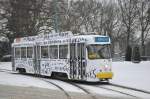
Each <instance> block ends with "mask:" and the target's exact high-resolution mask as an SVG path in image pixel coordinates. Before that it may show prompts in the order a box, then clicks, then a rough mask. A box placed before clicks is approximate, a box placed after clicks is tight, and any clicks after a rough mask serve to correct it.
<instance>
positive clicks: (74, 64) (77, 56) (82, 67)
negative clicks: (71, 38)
mask: <svg viewBox="0 0 150 99" xmlns="http://www.w3.org/2000/svg"><path fill="white" fill-rule="evenodd" d="M85 55H86V54H85V44H84V43H72V44H70V77H71V78H72V79H79V80H84V79H85V77H86V58H85Z"/></svg>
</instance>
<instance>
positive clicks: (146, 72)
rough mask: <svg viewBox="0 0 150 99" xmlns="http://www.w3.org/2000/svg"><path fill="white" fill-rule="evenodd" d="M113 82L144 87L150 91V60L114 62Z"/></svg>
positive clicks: (138, 87) (139, 87)
mask: <svg viewBox="0 0 150 99" xmlns="http://www.w3.org/2000/svg"><path fill="white" fill-rule="evenodd" d="M112 70H113V72H114V77H113V79H112V81H111V82H112V83H115V84H120V85H124V86H129V87H133V88H137V89H143V90H146V91H149V92H150V77H149V76H150V61H143V62H141V63H139V64H138V63H132V62H113V64H112Z"/></svg>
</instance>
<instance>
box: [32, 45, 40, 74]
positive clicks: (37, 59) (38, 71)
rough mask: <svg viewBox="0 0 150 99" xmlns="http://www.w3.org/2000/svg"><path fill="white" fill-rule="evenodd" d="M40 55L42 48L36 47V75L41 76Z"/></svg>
mask: <svg viewBox="0 0 150 99" xmlns="http://www.w3.org/2000/svg"><path fill="white" fill-rule="evenodd" d="M38 53H40V46H34V59H33V60H34V73H35V74H40V60H39V55H40V54H38Z"/></svg>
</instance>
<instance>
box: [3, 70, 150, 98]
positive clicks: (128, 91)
mask: <svg viewBox="0 0 150 99" xmlns="http://www.w3.org/2000/svg"><path fill="white" fill-rule="evenodd" d="M0 72H7V73H11V74H14V73H13V71H11V70H7V69H0ZM15 74H16V73H15ZM21 75H26V76H31V77H35V78H38V79H40V80H43V81H45V82H47V83H49V84H51V85H54V86H56V87H57V88H58V89H60V90H61V91H63V93H64V94H65V95H66V97H67V99H72V98H71V95H69V91H68V90H65V89H64V87H62V86H60V85H59V84H57V83H55V81H51V80H53V79H49V78H41V76H35V75H28V74H21ZM55 80H56V79H55ZM57 81H58V82H60V83H61V81H62V82H64V83H66V84H70V85H72V86H74V87H77V88H78V89H81V90H82V91H83V92H84V93H86V94H88V95H89V97H91V99H96V97H95V96H94V94H93V92H92V91H91V90H90V89H89V88H87V87H85V86H82V85H84V84H80V83H76V82H73V81H67V80H65V81H63V80H57ZM85 85H88V86H93V87H98V88H101V89H105V90H107V91H112V92H117V93H120V94H124V95H126V96H130V97H133V98H142V95H143V96H144V95H147V96H148V95H149V96H150V92H149V91H145V90H142V89H136V88H132V87H127V86H122V85H117V84H113V83H109V84H92V85H90V84H85ZM140 94H141V95H140Z"/></svg>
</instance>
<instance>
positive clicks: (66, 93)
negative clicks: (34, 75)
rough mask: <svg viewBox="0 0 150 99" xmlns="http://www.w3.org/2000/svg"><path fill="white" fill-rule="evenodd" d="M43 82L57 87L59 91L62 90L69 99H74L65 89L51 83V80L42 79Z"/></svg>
mask: <svg viewBox="0 0 150 99" xmlns="http://www.w3.org/2000/svg"><path fill="white" fill-rule="evenodd" d="M41 80H43V81H45V82H47V83H50V84H52V85H54V86H56V87H57V88H58V89H60V90H61V91H62V92H64V94H65V95H66V97H67V99H72V98H71V96H70V95H69V94H68V92H67V91H65V89H64V88H63V87H61V86H59V85H58V84H56V83H54V82H51V81H50V80H47V79H41Z"/></svg>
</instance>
